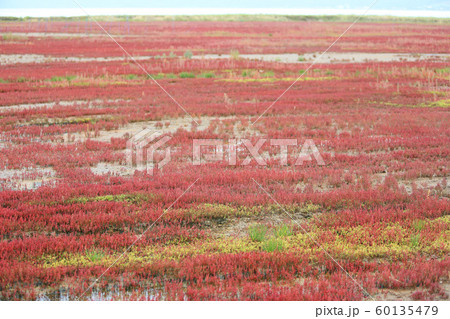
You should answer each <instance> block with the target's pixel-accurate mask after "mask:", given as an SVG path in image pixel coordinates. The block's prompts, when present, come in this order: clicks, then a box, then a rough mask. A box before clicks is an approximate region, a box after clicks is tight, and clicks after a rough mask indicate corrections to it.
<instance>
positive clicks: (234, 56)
mask: <svg viewBox="0 0 450 319" xmlns="http://www.w3.org/2000/svg"><path fill="white" fill-rule="evenodd" d="M230 56H231V58H232V59H234V60H237V59H239V51H238V50H231V51H230Z"/></svg>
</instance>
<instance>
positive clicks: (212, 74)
mask: <svg viewBox="0 0 450 319" xmlns="http://www.w3.org/2000/svg"><path fill="white" fill-rule="evenodd" d="M200 77H202V78H206V79H210V78H214V77H216V75H215V74H214V72H205V73H202V74H200Z"/></svg>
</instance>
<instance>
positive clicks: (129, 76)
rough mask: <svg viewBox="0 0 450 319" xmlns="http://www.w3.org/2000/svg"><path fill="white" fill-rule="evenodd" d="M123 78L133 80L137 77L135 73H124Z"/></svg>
mask: <svg viewBox="0 0 450 319" xmlns="http://www.w3.org/2000/svg"><path fill="white" fill-rule="evenodd" d="M125 78H126V79H127V80H134V79H136V78H137V75H136V74H127V75H125Z"/></svg>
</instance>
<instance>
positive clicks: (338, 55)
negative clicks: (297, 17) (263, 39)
mask: <svg viewBox="0 0 450 319" xmlns="http://www.w3.org/2000/svg"><path fill="white" fill-rule="evenodd" d="M321 54H322V53H321V52H316V53H305V54H302V55H299V54H296V53H283V54H240V55H239V57H240V58H242V59H249V60H260V61H268V62H282V63H311V62H313V61H315V60H316V59H317V58H319V57H320V58H319V59H318V60H317V61H316V63H364V62H400V61H422V60H440V61H442V60H449V59H450V54H427V53H414V54H413V53H364V52H327V53H325V54H324V55H323V56H321ZM192 58H193V59H229V58H231V56H230V55H229V54H222V55H219V54H205V55H201V56H200V55H194V56H193V57H192Z"/></svg>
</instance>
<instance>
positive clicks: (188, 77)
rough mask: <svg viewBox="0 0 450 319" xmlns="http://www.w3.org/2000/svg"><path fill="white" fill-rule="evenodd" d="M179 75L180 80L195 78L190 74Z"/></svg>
mask: <svg viewBox="0 0 450 319" xmlns="http://www.w3.org/2000/svg"><path fill="white" fill-rule="evenodd" d="M179 75H180V78H182V79H190V78H195V74H194V73H190V72H181V73H180V74H179Z"/></svg>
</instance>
